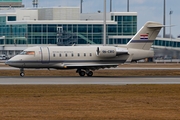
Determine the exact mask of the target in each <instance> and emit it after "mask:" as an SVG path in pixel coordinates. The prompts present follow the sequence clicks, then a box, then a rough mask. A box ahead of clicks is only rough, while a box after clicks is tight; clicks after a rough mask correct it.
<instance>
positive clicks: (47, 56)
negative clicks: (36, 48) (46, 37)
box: [41, 47, 50, 63]
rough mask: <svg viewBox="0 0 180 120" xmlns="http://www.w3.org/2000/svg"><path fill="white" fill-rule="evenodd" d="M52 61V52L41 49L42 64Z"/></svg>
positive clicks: (44, 48) (47, 49) (45, 48)
mask: <svg viewBox="0 0 180 120" xmlns="http://www.w3.org/2000/svg"><path fill="white" fill-rule="evenodd" d="M49 61H50V51H49V48H48V47H41V62H42V63H49Z"/></svg>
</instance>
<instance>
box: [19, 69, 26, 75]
mask: <svg viewBox="0 0 180 120" xmlns="http://www.w3.org/2000/svg"><path fill="white" fill-rule="evenodd" d="M24 75H25V74H24V68H21V69H20V76H21V77H24Z"/></svg>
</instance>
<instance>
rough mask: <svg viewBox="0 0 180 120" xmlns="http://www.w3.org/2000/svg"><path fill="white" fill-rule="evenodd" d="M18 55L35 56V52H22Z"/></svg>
mask: <svg viewBox="0 0 180 120" xmlns="http://www.w3.org/2000/svg"><path fill="white" fill-rule="evenodd" d="M20 55H35V51H23V52H21V53H20Z"/></svg>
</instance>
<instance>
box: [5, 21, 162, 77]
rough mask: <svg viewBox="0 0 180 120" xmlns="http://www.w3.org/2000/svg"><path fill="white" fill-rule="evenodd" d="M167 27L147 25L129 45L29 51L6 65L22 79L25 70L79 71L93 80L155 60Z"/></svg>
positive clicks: (155, 23)
mask: <svg viewBox="0 0 180 120" xmlns="http://www.w3.org/2000/svg"><path fill="white" fill-rule="evenodd" d="M163 26H164V25H162V24H160V23H157V22H150V21H149V22H147V23H145V25H144V26H143V27H142V28H141V29H140V30H139V31H138V32H137V33H136V35H135V36H134V37H133V38H132V39H131V40H130V41H129V42H128V43H127V44H126V45H118V46H47V47H40V46H36V47H29V48H27V49H25V50H24V51H22V52H21V53H20V54H18V55H16V56H14V57H12V58H11V59H9V60H8V61H6V64H7V65H9V66H12V67H17V68H20V76H22V77H23V76H24V75H25V73H24V69H25V68H35V69H37V68H38V69H39V68H40V69H41V68H42V69H43V68H47V69H58V70H59V69H63V70H64V69H76V73H79V75H80V76H85V75H87V76H93V72H92V71H95V70H99V69H104V68H111V67H117V66H118V65H119V64H120V63H125V62H131V61H136V60H140V59H144V58H148V57H153V56H154V52H153V51H152V50H150V47H151V45H152V44H153V42H154V40H155V39H156V37H157V35H158V33H159V32H160V30H161V28H162V27H163Z"/></svg>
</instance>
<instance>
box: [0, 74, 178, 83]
mask: <svg viewBox="0 0 180 120" xmlns="http://www.w3.org/2000/svg"><path fill="white" fill-rule="evenodd" d="M54 84H56V85H61V84H62V85H69V84H74V85H77V84H94V85H96V84H101V85H126V84H180V79H179V77H173V76H172V77H107V76H106V77H102V76H101V77H97V76H96V77H0V85H54Z"/></svg>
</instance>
